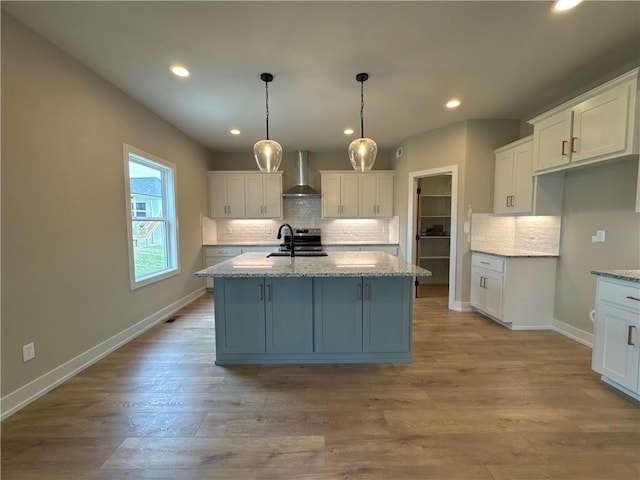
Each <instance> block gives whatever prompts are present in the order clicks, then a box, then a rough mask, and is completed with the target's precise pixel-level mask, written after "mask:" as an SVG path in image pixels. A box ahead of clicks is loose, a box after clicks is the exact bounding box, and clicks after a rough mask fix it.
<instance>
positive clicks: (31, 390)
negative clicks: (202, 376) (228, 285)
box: [0, 287, 206, 421]
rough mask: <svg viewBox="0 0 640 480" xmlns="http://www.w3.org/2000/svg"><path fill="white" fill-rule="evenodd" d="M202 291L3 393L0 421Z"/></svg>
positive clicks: (179, 307)
mask: <svg viewBox="0 0 640 480" xmlns="http://www.w3.org/2000/svg"><path fill="white" fill-rule="evenodd" d="M205 293H206V289H205V288H204V287H201V288H199V289H197V290H195V291H193V292H191V293H189V294H188V295H186V296H184V297H182V298H180V299H178V300H176V301H175V302H173V303H171V304H169V305H167V306H166V307H164V308H162V309H161V310H159V311H157V312H155V313H153V314H152V315H150V316H148V317H147V318H145V319H144V320H141V321H139V322H137V323H136V324H134V325H132V326H130V327H129V328H126V329H125V330H123V331H121V332H120V333H117V334H116V335H114V336H113V337H111V338H109V339H107V340H105V341H104V342H102V343H99V344H98V345H96V346H94V347H91V348H90V349H89V350H87V351H86V352H84V353H81V354H80V355H78V356H76V357H74V358H72V359H71V360H69V361H67V362H65V363H63V364H62V365H60V366H58V367H56V368H54V369H53V370H50V371H49V372H47V373H45V374H44V375H42V376H40V377H38V378H36V379H35V380H32V381H31V382H29V383H27V384H26V385H24V386H22V387H20V388H18V389H17V390H14V391H13V392H11V393H9V394H7V395H5V396H4V397H2V398H1V399H0V412H1V414H0V421H1V420H4V419H6V418H8V417H9V416H11V415H13V414H14V413H16V412H17V411H18V410H20V409H22V408H24V407H26V406H27V405H28V404H30V403H31V402H33V401H35V400H37V399H38V398H40V397H41V396H42V395H44V394H45V393H47V392H49V391H51V390H53V389H54V388H55V387H57V386H58V385H60V384H62V383H64V382H65V381H67V380H68V379H70V378H71V377H73V376H74V375H76V374H78V373H79V372H81V371H82V370H84V369H85V368H87V367H89V366H91V365H93V364H94V363H96V362H97V361H98V360H100V359H102V358H104V357H106V356H107V355H109V354H110V353H111V352H113V351H115V350H117V349H118V348H120V347H121V346H122V345H124V344H126V343H128V342H130V341H131V340H133V339H134V338H135V337H137V336H139V335H140V334H142V333H144V332H146V331H147V330H149V329H150V328H152V327H154V326H155V325H157V324H159V323H161V322H162V321H164V320H165V319H167V318H169V317H171V316H172V315H173V314H174V313H176V312H177V311H179V310H180V309H181V308H183V307H185V306H186V305H188V304H189V303H191V302H193V301H194V300H196V299H197V298H199V297H201V296H202V295H204V294H205Z"/></svg>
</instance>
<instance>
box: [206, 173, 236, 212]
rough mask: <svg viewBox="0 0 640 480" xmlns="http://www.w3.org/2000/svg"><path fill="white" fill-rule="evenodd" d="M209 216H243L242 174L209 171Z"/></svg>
mask: <svg viewBox="0 0 640 480" xmlns="http://www.w3.org/2000/svg"><path fill="white" fill-rule="evenodd" d="M208 177H209V216H210V217H211V218H244V216H245V204H244V175H242V174H237V173H235V174H234V173H219V172H209V174H208Z"/></svg>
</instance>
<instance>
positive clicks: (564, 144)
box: [562, 140, 567, 155]
mask: <svg viewBox="0 0 640 480" xmlns="http://www.w3.org/2000/svg"><path fill="white" fill-rule="evenodd" d="M566 146H567V141H566V140H563V141H562V155H566V154H567V152H566V150H565V147H566Z"/></svg>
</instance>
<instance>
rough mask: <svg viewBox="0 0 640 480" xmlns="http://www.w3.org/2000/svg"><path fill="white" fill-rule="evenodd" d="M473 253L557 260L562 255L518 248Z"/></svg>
mask: <svg viewBox="0 0 640 480" xmlns="http://www.w3.org/2000/svg"><path fill="white" fill-rule="evenodd" d="M471 251H472V252H476V253H486V254H489V255H497V256H499V257H546V258H555V257H559V256H560V255H559V254H557V253H541V252H532V251H529V250H519V249H517V248H496V249H492V248H482V249H477V248H476V249H471Z"/></svg>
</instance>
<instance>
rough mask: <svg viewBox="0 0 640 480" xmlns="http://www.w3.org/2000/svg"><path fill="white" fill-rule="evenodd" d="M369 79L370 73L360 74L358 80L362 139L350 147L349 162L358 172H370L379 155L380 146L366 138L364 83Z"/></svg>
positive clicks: (357, 76)
mask: <svg viewBox="0 0 640 480" xmlns="http://www.w3.org/2000/svg"><path fill="white" fill-rule="evenodd" d="M368 78H369V74H368V73H359V74H357V75H356V80H357V81H358V82H360V138H358V139H356V140H354V141H353V142H351V144H350V145H349V160H350V161H351V165H352V166H353V169H354V170H355V171H357V172H368V171H369V170H371V167H373V164H374V163H375V161H376V154H377V153H378V146H377V145H376V142H374V141H373V140H372V139H370V138H366V137H365V136H364V82H366V81H367V79H368Z"/></svg>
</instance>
